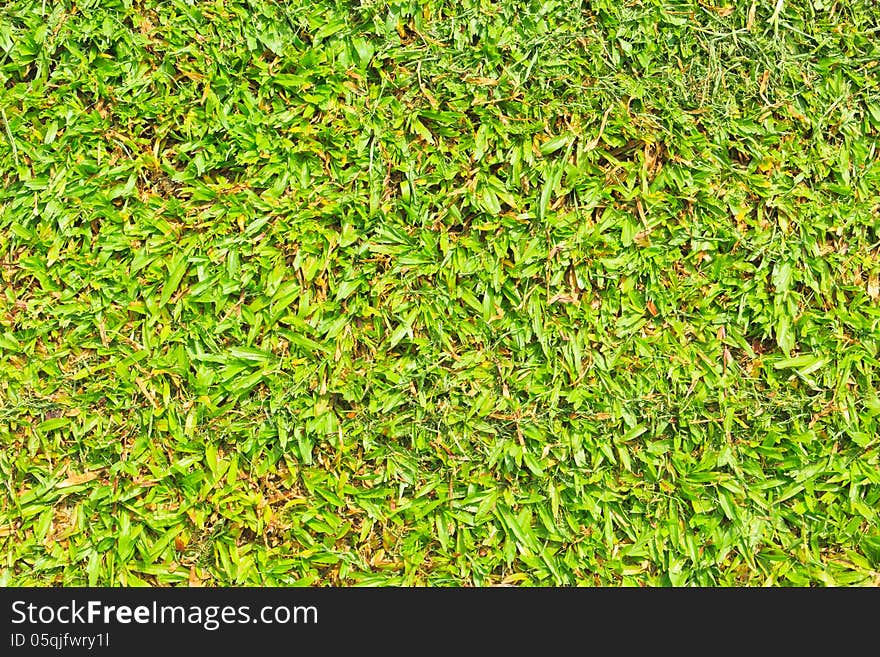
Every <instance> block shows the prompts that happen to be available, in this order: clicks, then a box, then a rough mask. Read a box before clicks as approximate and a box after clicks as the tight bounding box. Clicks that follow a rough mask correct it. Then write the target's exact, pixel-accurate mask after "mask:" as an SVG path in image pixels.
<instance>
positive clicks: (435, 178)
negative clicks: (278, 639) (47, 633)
mask: <svg viewBox="0 0 880 657" xmlns="http://www.w3.org/2000/svg"><path fill="white" fill-rule="evenodd" d="M878 143H880V6H878V5H877V4H876V3H875V2H874V0H837V1H834V0H803V1H802V2H793V1H791V0H789V1H786V0H778V1H774V0H760V1H758V0H755V1H754V2H749V1H744V2H734V0H702V1H701V2H692V1H685V0H681V1H675V0H641V1H631V2H619V1H617V0H602V1H597V2H581V3H579V2H570V1H568V0H546V1H540V2H534V1H532V2H527V1H520V2H513V1H510V0H504V1H496V2H490V1H487V0H456V1H447V0H431V1H428V2H416V1H406V2H400V1H397V2H380V1H378V0H376V1H370V0H361V1H360V2H358V1H351V2H342V1H335V2H334V1H328V0H321V1H317V2H305V1H303V0H297V1H294V2H272V1H270V0H204V1H200V2H194V1H193V2H188V1H185V0H170V1H164V2H160V1H159V0H81V1H78V2H74V1H73V0H58V1H53V2H45V1H37V0H4V2H3V3H2V6H0V178H2V184H0V445H2V451H0V473H2V485H0V585H6V586H10V585H41V586H44V585H86V584H89V585H126V586H137V585H152V586H156V585H159V586H164V585H182V586H187V585H205V586H228V585H269V586H306V585H341V586H349V585H430V586H492V585H521V586H533V585H613V586H617V585H636V586H645V585H667V586H668V585H676V586H678V585H704V586H705V585H747V586H757V585H787V586H807V585H873V586H877V585H880V457H878V448H880V399H878V394H877V389H878V387H880V360H878V348H880V303H878V301H880V163H878V160H880V155H878Z"/></svg>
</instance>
